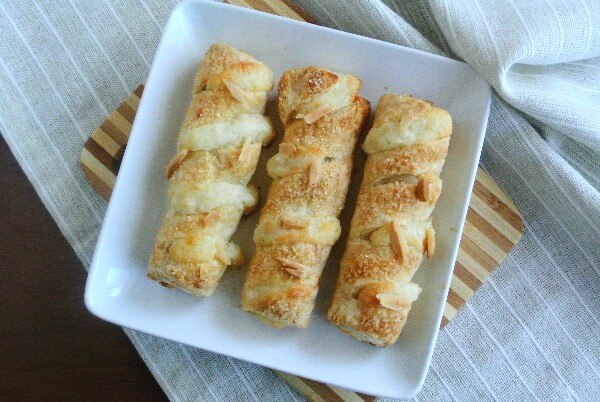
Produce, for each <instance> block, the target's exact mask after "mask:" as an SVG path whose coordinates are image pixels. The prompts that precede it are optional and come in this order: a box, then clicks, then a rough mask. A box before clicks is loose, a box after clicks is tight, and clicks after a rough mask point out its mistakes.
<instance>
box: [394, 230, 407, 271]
mask: <svg viewBox="0 0 600 402" xmlns="http://www.w3.org/2000/svg"><path fill="white" fill-rule="evenodd" d="M390 243H391V245H392V249H393V250H394V252H395V253H396V255H397V256H398V259H399V260H400V263H401V264H402V263H404V260H405V259H406V257H408V244H407V243H406V238H405V237H404V234H403V233H402V228H401V227H400V224H399V223H398V222H397V221H394V222H392V233H391V236H390Z"/></svg>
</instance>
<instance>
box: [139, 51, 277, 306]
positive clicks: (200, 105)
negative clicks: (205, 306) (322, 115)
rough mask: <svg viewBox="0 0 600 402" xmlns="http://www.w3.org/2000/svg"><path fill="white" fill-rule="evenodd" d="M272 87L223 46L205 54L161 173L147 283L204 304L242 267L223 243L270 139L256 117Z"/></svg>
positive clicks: (247, 59) (244, 207) (251, 202)
mask: <svg viewBox="0 0 600 402" xmlns="http://www.w3.org/2000/svg"><path fill="white" fill-rule="evenodd" d="M272 87H273V74H272V72H271V70H270V69H269V68H268V67H267V66H266V65H264V64H263V63H260V62H258V61H256V60H255V59H254V58H252V57H251V56H249V55H247V54H246V53H242V52H240V51H239V50H236V49H234V48H232V47H231V46H228V45H225V44H215V45H212V46H211V47H210V48H209V49H208V51H207V52H206V55H205V57H204V59H203V60H202V61H201V63H200V66H199V67H198V71H197V74H196V79H195V82H194V92H193V95H192V101H191V103H190V106H189V108H188V111H187V114H186V117H185V120H184V122H183V125H182V127H181V131H180V132H179V139H178V145H177V150H178V151H177V154H176V155H175V156H174V157H173V159H172V160H171V162H170V163H169V165H168V166H167V177H168V178H170V182H169V190H168V196H169V206H168V210H167V214H166V216H165V219H164V221H163V224H162V226H161V228H160V230H159V232H158V237H157V240H156V245H155V247H154V252H153V253H152V257H151V259H150V264H149V268H148V276H149V277H150V278H151V279H154V280H156V281H159V282H160V283H161V284H162V285H164V286H167V287H179V288H181V289H183V290H186V291H188V292H190V293H193V294H195V295H196V296H200V297H206V296H209V295H210V294H211V293H212V292H213V291H214V290H215V288H216V286H217V283H218V281H219V279H220V278H221V275H223V272H224V271H225V268H226V267H227V266H228V265H231V264H234V265H235V264H240V263H242V262H243V255H242V253H241V251H240V249H239V248H238V247H237V245H235V244H233V243H231V242H230V238H231V236H232V235H233V233H234V231H235V230H236V228H237V226H238V223H239V221H240V218H241V216H242V213H248V212H250V211H251V209H252V208H253V207H254V206H255V205H256V202H257V192H256V189H255V188H253V187H252V186H251V185H248V181H249V180H250V177H251V176H252V175H253V174H254V170H255V169H256V164H257V162H258V157H259V155H260V150H261V146H262V145H266V144H267V143H268V142H269V141H270V140H271V138H273V135H274V131H273V127H272V125H271V122H270V120H269V119H268V118H267V117H265V116H263V114H264V110H265V103H266V100H267V94H268V92H269V91H270V90H271V89H272Z"/></svg>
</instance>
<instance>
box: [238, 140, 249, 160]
mask: <svg viewBox="0 0 600 402" xmlns="http://www.w3.org/2000/svg"><path fill="white" fill-rule="evenodd" d="M251 145H252V143H251V142H250V141H248V140H246V141H244V145H242V149H241V150H240V154H239V155H238V161H240V162H245V161H247V160H248V153H249V152H250V146H251Z"/></svg>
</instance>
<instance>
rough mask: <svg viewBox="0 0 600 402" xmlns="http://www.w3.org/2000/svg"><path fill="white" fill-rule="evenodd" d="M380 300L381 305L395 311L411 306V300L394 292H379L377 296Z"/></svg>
mask: <svg viewBox="0 0 600 402" xmlns="http://www.w3.org/2000/svg"><path fill="white" fill-rule="evenodd" d="M375 297H376V298H377V300H379V305H380V306H381V307H385V308H387V309H390V310H394V311H402V310H404V309H405V308H407V307H410V302H409V301H407V300H405V299H404V298H402V297H400V295H398V294H397V293H394V292H384V293H379V294H378V295H377V296H375Z"/></svg>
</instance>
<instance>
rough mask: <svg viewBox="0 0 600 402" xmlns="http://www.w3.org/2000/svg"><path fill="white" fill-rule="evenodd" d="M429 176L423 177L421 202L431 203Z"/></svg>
mask: <svg viewBox="0 0 600 402" xmlns="http://www.w3.org/2000/svg"><path fill="white" fill-rule="evenodd" d="M429 183H430V180H429V176H423V177H421V183H420V184H421V186H420V187H421V191H419V193H420V195H421V201H423V202H428V201H429Z"/></svg>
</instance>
